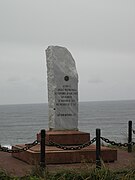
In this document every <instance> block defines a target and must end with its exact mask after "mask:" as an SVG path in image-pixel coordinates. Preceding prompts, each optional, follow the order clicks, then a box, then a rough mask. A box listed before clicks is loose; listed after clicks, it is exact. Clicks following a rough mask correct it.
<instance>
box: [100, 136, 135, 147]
mask: <svg viewBox="0 0 135 180" xmlns="http://www.w3.org/2000/svg"><path fill="white" fill-rule="evenodd" d="M100 138H101V139H102V140H103V141H104V142H106V143H108V144H111V145H113V146H118V147H121V146H123V147H128V145H129V144H131V145H132V146H133V145H135V142H131V143H116V142H114V141H110V140H109V139H107V138H104V137H100Z"/></svg>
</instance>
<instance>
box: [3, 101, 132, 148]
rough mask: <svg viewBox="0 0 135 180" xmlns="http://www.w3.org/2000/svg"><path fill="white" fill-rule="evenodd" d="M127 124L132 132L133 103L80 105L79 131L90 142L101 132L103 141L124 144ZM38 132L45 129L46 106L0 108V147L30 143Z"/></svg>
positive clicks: (108, 102)
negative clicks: (89, 136)
mask: <svg viewBox="0 0 135 180" xmlns="http://www.w3.org/2000/svg"><path fill="white" fill-rule="evenodd" d="M129 120H132V121H133V129H135V126H134V122H135V100H125V101H93V102H80V103H79V120H78V122H79V130H80V131H83V132H89V133H90V135H91V138H93V137H95V131H96V128H100V129H101V135H102V136H103V137H106V138H109V139H110V140H114V141H116V142H122V143H123V142H127V124H128V121H129ZM41 129H46V130H47V129H48V105H47V104H20V105H0V144H1V145H4V146H7V145H8V146H9V145H15V144H22V143H31V142H33V141H34V140H36V134H37V133H39V132H40V130H41ZM134 137H135V135H134V134H133V140H134Z"/></svg>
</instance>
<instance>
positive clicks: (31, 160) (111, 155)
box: [12, 144, 117, 165]
mask: <svg viewBox="0 0 135 180" xmlns="http://www.w3.org/2000/svg"><path fill="white" fill-rule="evenodd" d="M24 146H25V145H16V146H14V147H13V149H20V148H22V147H24ZM12 156H13V157H15V158H17V159H20V160H22V161H24V162H26V163H28V164H33V165H37V164H39V163H40V145H39V144H38V145H36V146H35V147H33V148H31V149H30V150H27V151H25V152H21V153H13V154H12ZM101 157H102V160H103V161H105V162H114V161H116V160H117V150H115V149H111V148H108V147H102V148H101ZM45 158H46V159H45V160H46V164H66V163H80V162H88V163H89V162H95V160H96V147H95V145H90V146H89V147H86V148H84V149H81V150H62V149H58V148H56V147H53V146H46V156H45Z"/></svg>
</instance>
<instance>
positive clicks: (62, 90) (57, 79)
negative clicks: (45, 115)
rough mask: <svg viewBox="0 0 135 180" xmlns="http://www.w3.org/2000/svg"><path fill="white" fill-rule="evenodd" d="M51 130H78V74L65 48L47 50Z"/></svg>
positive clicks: (51, 47) (49, 48) (53, 47)
mask: <svg viewBox="0 0 135 180" xmlns="http://www.w3.org/2000/svg"><path fill="white" fill-rule="evenodd" d="M46 61H47V78H48V105H49V129H50V130H78V74H77V70H76V66H75V61H74V59H73V57H72V55H71V53H70V52H69V51H68V50H67V49H66V48H64V47H60V46H49V47H48V48H47V50H46Z"/></svg>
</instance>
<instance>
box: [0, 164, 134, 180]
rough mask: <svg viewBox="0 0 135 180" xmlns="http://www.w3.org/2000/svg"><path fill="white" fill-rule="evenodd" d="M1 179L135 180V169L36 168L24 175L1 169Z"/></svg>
mask: <svg viewBox="0 0 135 180" xmlns="http://www.w3.org/2000/svg"><path fill="white" fill-rule="evenodd" d="M0 180H135V169H129V170H121V171H111V170H109V169H107V168H101V169H96V168H87V167H86V168H85V169H81V170H79V169H78V170H76V169H70V170H59V171H55V172H49V171H47V170H46V171H42V170H41V169H40V168H36V169H35V170H33V171H32V173H31V174H29V175H27V176H24V177H13V176H11V175H9V174H7V173H6V172H4V171H2V170H1V171H0Z"/></svg>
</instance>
